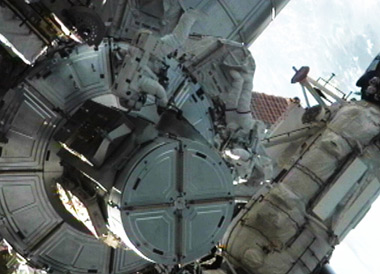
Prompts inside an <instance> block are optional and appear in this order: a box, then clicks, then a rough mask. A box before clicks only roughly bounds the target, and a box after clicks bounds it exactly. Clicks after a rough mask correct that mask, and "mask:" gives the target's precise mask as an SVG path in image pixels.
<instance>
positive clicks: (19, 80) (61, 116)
mask: <svg viewBox="0 0 380 274" xmlns="http://www.w3.org/2000/svg"><path fill="white" fill-rule="evenodd" d="M287 3H288V0H272V1H269V0H203V1H201V0H178V1H177V0H108V1H107V0H104V1H91V0H89V1H84V0H83V1H82V0H67V1H66V0H61V1H50V0H2V1H0V41H1V47H0V74H1V79H0V94H1V107H0V235H1V237H2V238H4V239H5V240H6V242H7V243H9V244H10V245H11V246H12V248H13V249H14V250H15V251H16V252H17V253H19V254H20V255H21V256H22V257H24V258H25V259H26V261H27V262H28V264H29V265H31V266H33V267H34V268H36V269H40V270H41V271H45V272H47V273H73V274H76V273H104V274H111V273H113V274H122V273H206V274H212V273H215V274H217V273H218V274H219V273H220V274H227V273H233V274H235V273H239V274H240V273H256V274H271V273H273V274H280V273H281V274H285V273H291V274H294V273H328V271H329V270H328V269H327V268H326V265H327V264H328V262H329V259H330V257H331V255H332V253H333V250H334V247H335V246H336V245H337V244H339V243H340V242H341V241H342V240H343V239H344V238H345V236H346V235H347V234H348V233H349V231H350V230H351V229H353V228H354V227H355V226H356V225H357V224H358V223H359V222H360V220H361V219H362V218H363V216H364V215H365V214H366V212H367V211H368V210H369V208H370V206H371V203H372V202H373V201H374V200H375V199H376V198H377V196H378V194H379V191H380V182H379V178H380V169H379V168H378V167H379V166H380V157H379V149H380V143H379V142H380V140H379V133H380V109H379V107H378V105H376V104H374V103H371V102H368V101H348V100H346V98H340V97H339V96H337V95H335V94H334V93H333V92H331V91H330V90H328V89H327V88H326V87H325V86H322V85H320V84H319V83H318V82H316V81H314V80H313V79H311V78H310V77H308V75H307V73H308V68H307V67H303V68H301V69H299V70H297V71H296V74H295V76H294V77H293V79H292V82H293V83H297V84H298V83H299V84H301V86H302V87H303V88H304V90H305V91H306V90H307V91H308V92H309V93H310V95H311V96H313V97H314V99H315V100H316V101H317V102H318V104H317V105H316V106H312V107H308V108H304V107H302V106H301V105H299V103H297V102H294V103H293V104H292V106H291V107H290V108H289V110H288V111H287V112H286V113H285V114H284V116H283V117H282V119H281V121H279V122H278V123H277V124H275V125H274V126H273V127H272V128H271V130H270V131H269V132H267V131H266V130H265V127H264V125H263V123H262V122H260V121H257V120H254V119H253V118H252V114H251V96H252V95H251V92H252V83H253V78H254V72H255V68H256V64H255V62H254V59H253V57H252V56H251V53H250V52H249V51H248V49H247V46H248V45H250V44H251V43H252V42H253V41H254V40H255V39H256V38H257V37H258V35H259V34H260V33H261V32H262V31H263V30H264V29H265V28H266V27H267V25H268V24H269V23H270V22H271V21H272V20H273V19H274V18H275V16H276V15H277V14H278V13H279V12H280V11H281V9H282V8H283V7H284V6H285V5H286V4H287ZM327 98H329V100H326V99H327ZM328 102H329V103H328ZM62 193H64V194H66V198H63V196H62ZM65 199H66V200H65ZM74 199H75V200H74ZM68 207H69V208H71V209H72V210H71V211H69V210H68ZM79 209H80V210H81V211H83V212H85V213H84V214H82V215H84V216H85V217H84V218H83V216H82V218H79V217H78V214H77V215H75V214H72V213H70V212H72V211H73V210H74V213H75V211H78V210H79ZM76 213H78V212H76ZM79 215H81V213H80V214H79ZM323 271H325V272H323Z"/></svg>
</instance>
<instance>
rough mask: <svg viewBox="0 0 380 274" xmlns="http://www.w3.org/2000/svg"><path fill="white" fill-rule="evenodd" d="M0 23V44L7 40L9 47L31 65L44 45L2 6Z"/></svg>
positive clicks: (9, 10)
mask: <svg viewBox="0 0 380 274" xmlns="http://www.w3.org/2000/svg"><path fill="white" fill-rule="evenodd" d="M0 22H1V24H0V36H2V38H1V39H0V40H1V42H2V43H4V42H5V40H7V42H9V43H10V45H9V46H12V47H14V50H15V51H17V52H18V53H19V54H20V56H23V58H25V59H24V60H25V61H27V62H29V63H33V62H34V61H35V60H36V59H37V57H38V56H39V55H40V54H41V53H42V52H43V51H44V48H45V43H44V42H43V41H42V40H40V39H39V38H38V36H37V35H36V34H34V33H33V32H32V31H31V29H30V28H29V27H28V26H27V25H26V24H24V23H23V22H22V20H21V19H20V18H19V17H17V16H16V15H15V13H14V12H13V11H12V10H11V9H9V8H8V7H5V6H3V5H2V6H0ZM3 38H5V39H3Z"/></svg>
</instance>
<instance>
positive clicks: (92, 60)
mask: <svg viewBox="0 0 380 274" xmlns="http://www.w3.org/2000/svg"><path fill="white" fill-rule="evenodd" d="M111 71H112V70H111V68H110V60H109V44H108V40H105V42H104V43H102V44H101V45H100V46H99V49H98V50H95V49H94V48H91V47H89V46H86V45H83V46H79V47H76V48H75V49H74V50H73V52H72V53H71V54H70V56H69V58H62V57H60V56H58V55H56V56H55V57H54V58H52V59H51V60H49V61H47V62H46V63H42V64H40V65H39V66H38V67H37V68H36V71H35V72H34V76H31V77H29V78H28V79H27V83H28V85H30V86H31V87H32V88H33V89H35V90H36V91H38V92H39V93H41V95H42V96H44V97H45V98H46V99H47V100H48V101H49V102H50V103H51V104H53V105H54V106H55V107H58V108H60V109H62V110H65V111H70V110H72V109H73V108H75V107H77V106H79V105H80V103H81V102H83V101H85V100H87V99H90V98H93V97H96V96H100V95H103V94H106V93H108V91H109V88H110V85H111V81H112V76H111Z"/></svg>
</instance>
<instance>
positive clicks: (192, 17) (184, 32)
mask: <svg viewBox="0 0 380 274" xmlns="http://www.w3.org/2000/svg"><path fill="white" fill-rule="evenodd" d="M199 16H200V13H199V12H198V11H196V10H189V11H187V12H185V13H184V14H183V15H182V16H181V18H180V20H179V22H178V24H177V26H176V27H175V28H174V30H173V32H172V33H170V34H168V35H165V36H163V37H162V38H158V37H156V36H154V35H153V34H152V32H150V31H147V30H141V31H139V32H138V33H137V35H136V37H135V39H133V41H132V43H131V46H130V47H129V49H128V51H127V54H126V56H125V58H124V61H123V64H122V68H121V69H120V71H119V73H118V77H117V79H116V81H115V84H114V86H113V88H112V91H113V93H114V94H115V95H116V96H117V97H118V98H119V99H120V104H121V105H122V106H123V107H126V108H128V109H136V110H139V109H140V108H141V107H142V106H143V105H144V103H145V101H146V98H147V95H152V96H154V97H155V98H156V102H157V105H158V106H160V107H165V106H166V104H167V103H168V98H167V94H166V90H165V88H164V86H163V85H162V84H161V83H160V79H159V76H158V74H159V71H160V69H162V68H163V67H165V58H167V56H168V55H170V54H173V53H174V52H175V51H176V50H178V49H179V48H181V46H183V44H184V43H185V41H186V39H187V38H188V36H189V34H190V31H191V28H192V26H193V25H194V23H195V22H196V20H197V19H198V17H199Z"/></svg>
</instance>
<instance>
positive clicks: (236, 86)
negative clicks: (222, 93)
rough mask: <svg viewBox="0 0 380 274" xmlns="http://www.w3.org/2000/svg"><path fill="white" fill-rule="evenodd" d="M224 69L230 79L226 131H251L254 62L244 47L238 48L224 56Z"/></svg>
mask: <svg viewBox="0 0 380 274" xmlns="http://www.w3.org/2000/svg"><path fill="white" fill-rule="evenodd" d="M222 65H223V66H224V68H225V69H226V70H227V71H228V75H229V76H230V77H231V79H232V83H231V89H230V90H229V92H228V94H227V96H226V98H225V100H224V101H225V106H226V124H227V129H229V130H231V131H236V130H237V129H239V128H240V129H241V130H242V131H243V133H248V132H249V131H250V130H252V128H253V126H254V122H255V120H254V119H253V118H252V112H251V98H252V89H253V76H254V73H255V67H256V66H255V61H254V59H253V58H252V56H251V53H250V52H249V51H248V49H247V48H246V47H239V48H236V49H235V50H234V51H232V52H231V53H230V54H228V55H227V56H226V58H225V59H224V61H223V64H222Z"/></svg>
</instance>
